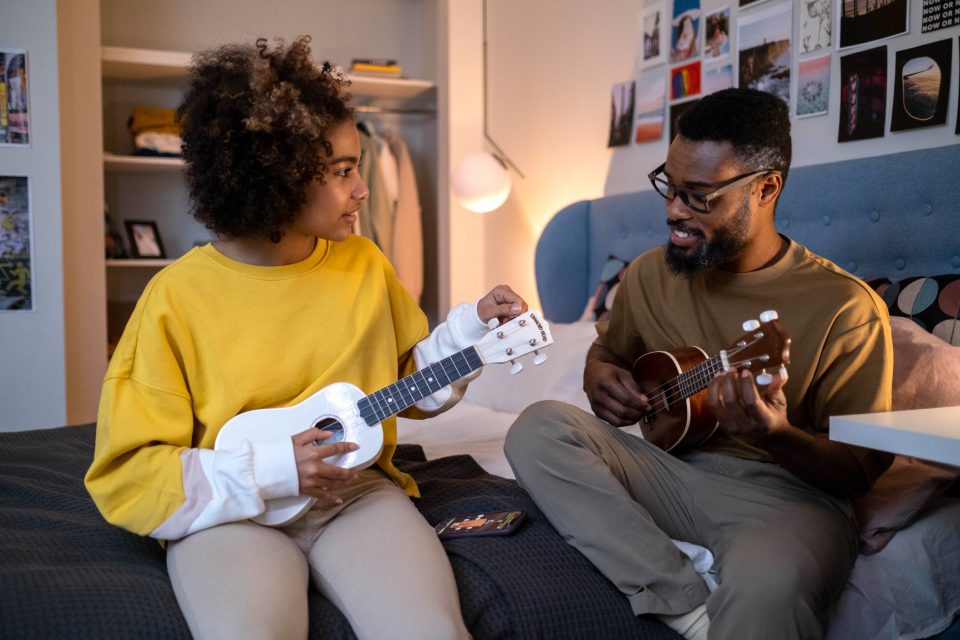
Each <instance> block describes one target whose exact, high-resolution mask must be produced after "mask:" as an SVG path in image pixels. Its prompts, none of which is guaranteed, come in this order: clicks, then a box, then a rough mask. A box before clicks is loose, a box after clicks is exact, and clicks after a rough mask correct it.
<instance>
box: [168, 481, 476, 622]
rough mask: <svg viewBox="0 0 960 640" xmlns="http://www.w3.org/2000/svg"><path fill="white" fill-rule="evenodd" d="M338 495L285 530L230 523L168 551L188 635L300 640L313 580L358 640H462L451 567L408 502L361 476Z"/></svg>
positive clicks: (386, 486)
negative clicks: (339, 499)
mask: <svg viewBox="0 0 960 640" xmlns="http://www.w3.org/2000/svg"><path fill="white" fill-rule="evenodd" d="M340 495H341V497H342V498H343V504H340V505H331V506H328V505H325V504H320V503H319V502H318V503H317V505H316V506H314V508H313V509H311V510H310V511H309V512H308V513H307V514H306V515H305V516H304V517H303V518H301V519H300V520H298V521H297V522H295V523H293V524H291V525H288V526H286V527H282V528H271V527H264V526H261V525H258V524H254V523H252V522H250V521H243V522H234V523H230V524H226V525H221V526H218V527H213V528H210V529H206V530H204V531H199V532H197V533H195V534H193V535H190V536H187V537H186V538H184V539H182V540H179V541H177V542H174V543H171V544H170V546H169V549H168V552H167V568H168V571H169V574H170V580H171V582H172V583H173V589H174V592H175V593H176V596H177V601H178V602H179V604H180V608H181V609H182V610H183V614H184V617H185V618H186V620H187V624H188V625H189V626H190V630H191V632H192V633H193V635H194V636H195V637H197V638H231V639H234V638H245V639H248V638H249V639H252V638H283V639H286V638H306V637H307V619H308V614H307V586H308V581H309V579H310V578H311V577H312V578H313V580H314V583H315V584H316V585H317V587H318V589H319V590H320V592H321V593H323V595H324V596H325V597H326V598H328V599H329V600H330V601H331V602H333V604H335V605H336V606H337V607H338V608H339V609H340V611H341V612H343V614H344V615H345V616H346V618H347V620H349V622H350V625H351V626H352V627H353V631H354V633H356V635H357V636H358V637H359V638H361V639H362V638H373V639H377V640H379V639H382V638H396V639H398V640H400V639H405V638H410V639H414V638H416V639H418V640H419V639H421V638H437V639H441V638H443V639H448V638H466V637H469V634H468V632H467V630H466V627H465V626H464V623H463V618H462V616H461V614H460V601H459V598H458V595H457V586H456V583H455V582H454V578H453V571H452V570H451V568H450V563H449V562H448V560H447V556H446V554H445V553H444V550H443V547H442V546H441V544H440V542H439V541H438V540H437V536H436V534H435V533H434V531H433V529H432V528H431V527H430V525H429V524H428V523H427V522H426V520H424V519H423V516H421V515H420V513H419V512H418V511H417V509H416V507H414V505H413V503H412V502H411V501H410V498H408V497H407V496H406V495H405V494H404V493H403V491H401V490H400V489H399V488H398V487H397V486H396V485H394V484H393V482H391V481H390V480H389V479H388V478H387V477H386V476H385V475H384V474H383V473H381V472H380V471H376V470H370V469H368V470H365V471H362V472H361V473H360V478H359V480H358V481H357V482H356V483H354V484H353V485H351V486H350V487H349V488H348V489H346V490H344V491H342V492H341V494H340Z"/></svg>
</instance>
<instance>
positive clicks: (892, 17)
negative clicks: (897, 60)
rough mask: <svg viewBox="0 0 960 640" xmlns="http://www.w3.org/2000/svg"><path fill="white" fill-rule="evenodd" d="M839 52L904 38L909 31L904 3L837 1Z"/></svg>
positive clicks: (889, 0) (896, 0)
mask: <svg viewBox="0 0 960 640" xmlns="http://www.w3.org/2000/svg"><path fill="white" fill-rule="evenodd" d="M838 2H839V3H840V44H839V47H838V48H839V49H846V48H848V47H856V46H859V45H861V44H867V43H868V42H876V41H877V40H883V39H884V38H892V37H893V36H899V35H903V34H904V33H907V31H908V30H909V11H908V9H909V8H910V3H909V2H907V0H838Z"/></svg>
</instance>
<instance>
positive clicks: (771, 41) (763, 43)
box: [737, 2, 793, 104]
mask: <svg viewBox="0 0 960 640" xmlns="http://www.w3.org/2000/svg"><path fill="white" fill-rule="evenodd" d="M792 32H793V5H792V3H789V2H785V3H782V4H778V5H775V6H772V7H769V8H764V9H763V10H760V11H756V12H751V13H749V14H747V15H742V16H740V18H739V20H738V29H737V34H738V35H737V46H738V47H739V49H740V51H739V58H738V60H739V69H738V72H739V75H738V85H739V86H740V87H744V88H750V89H758V90H760V91H766V92H767V93H772V94H773V95H775V96H777V97H778V98H780V99H781V100H783V101H784V102H786V103H787V104H790V55H791V54H790V36H791V33H792Z"/></svg>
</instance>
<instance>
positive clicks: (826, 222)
mask: <svg viewBox="0 0 960 640" xmlns="http://www.w3.org/2000/svg"><path fill="white" fill-rule="evenodd" d="M822 220H823V226H825V227H829V226H830V216H823V218H822Z"/></svg>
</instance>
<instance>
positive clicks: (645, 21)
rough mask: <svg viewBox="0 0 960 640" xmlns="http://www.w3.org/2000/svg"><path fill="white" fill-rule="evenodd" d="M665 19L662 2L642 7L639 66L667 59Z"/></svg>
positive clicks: (646, 65)
mask: <svg viewBox="0 0 960 640" xmlns="http://www.w3.org/2000/svg"><path fill="white" fill-rule="evenodd" d="M666 24H667V19H666V17H665V14H664V4H663V3H662V2H658V3H656V4H653V5H650V6H648V7H644V9H643V11H642V13H641V16H640V29H641V33H642V34H643V36H642V37H643V43H642V44H643V46H642V47H641V50H640V66H641V67H652V66H654V65H657V64H660V63H661V62H664V61H665V60H666V59H667V55H666V38H664V31H665V26H666Z"/></svg>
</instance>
